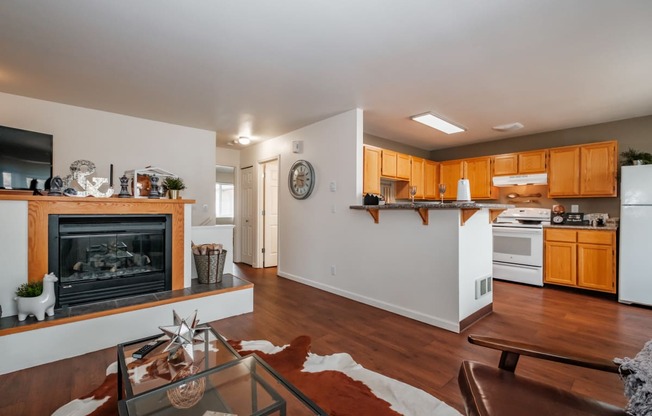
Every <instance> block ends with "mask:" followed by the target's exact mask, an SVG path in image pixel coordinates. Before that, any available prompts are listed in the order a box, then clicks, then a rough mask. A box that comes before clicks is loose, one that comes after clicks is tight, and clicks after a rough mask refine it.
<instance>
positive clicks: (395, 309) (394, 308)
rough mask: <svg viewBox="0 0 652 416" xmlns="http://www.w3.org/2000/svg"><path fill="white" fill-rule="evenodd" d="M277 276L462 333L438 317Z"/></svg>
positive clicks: (307, 282) (327, 287) (303, 280)
mask: <svg viewBox="0 0 652 416" xmlns="http://www.w3.org/2000/svg"><path fill="white" fill-rule="evenodd" d="M276 274H277V275H278V276H280V277H283V278H285V279H289V280H293V281H295V282H298V283H302V284H305V285H307V286H311V287H314V288H316V289H320V290H323V291H325V292H329V293H333V294H335V295H338V296H342V297H344V298H347V299H351V300H354V301H356V302H360V303H364V304H365V305H369V306H373V307H376V308H379V309H382V310H385V311H388V312H392V313H395V314H397V315H401V316H405V317H407V318H410V319H414V320H415V321H419V322H424V323H426V324H429V325H432V326H436V327H438V328H442V329H445V330H447V331H451V332H455V333H460V325H459V324H458V323H457V322H452V321H448V320H445V319H441V318H438V317H436V316H432V315H427V314H424V313H421V312H417V311H414V310H411V309H407V308H404V307H402V306H397V305H394V304H391V303H387V302H383V301H381V300H378V299H373V298H369V297H367V296H363V295H360V294H357V293H354V292H349V291H347V290H342V289H339V288H336V287H333V286H330V285H325V284H323V283H319V282H315V281H313V280H308V279H306V278H303V277H300V276H296V275H293V274H291V273H286V272H284V271H282V270H277V272H276Z"/></svg>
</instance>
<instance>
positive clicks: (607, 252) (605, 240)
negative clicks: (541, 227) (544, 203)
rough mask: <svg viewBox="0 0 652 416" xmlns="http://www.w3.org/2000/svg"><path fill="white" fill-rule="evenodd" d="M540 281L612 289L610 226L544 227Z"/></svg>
mask: <svg viewBox="0 0 652 416" xmlns="http://www.w3.org/2000/svg"><path fill="white" fill-rule="evenodd" d="M544 236H545V262H544V265H543V270H544V282H545V283H551V284H559V285H566V286H574V287H578V288H582V289H591V290H599V291H602V292H608V293H616V232H615V231H614V230H572V229H551V228H547V229H545V231H544Z"/></svg>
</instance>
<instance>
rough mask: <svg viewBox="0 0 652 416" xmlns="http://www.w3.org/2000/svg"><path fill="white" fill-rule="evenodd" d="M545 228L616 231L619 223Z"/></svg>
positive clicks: (547, 226)
mask: <svg viewBox="0 0 652 416" xmlns="http://www.w3.org/2000/svg"><path fill="white" fill-rule="evenodd" d="M543 228H565V229H569V230H595V231H615V230H617V229H618V226H617V225H613V224H607V225H603V226H600V227H597V226H596V227H593V226H591V225H563V224H562V225H553V224H550V225H544V226H543Z"/></svg>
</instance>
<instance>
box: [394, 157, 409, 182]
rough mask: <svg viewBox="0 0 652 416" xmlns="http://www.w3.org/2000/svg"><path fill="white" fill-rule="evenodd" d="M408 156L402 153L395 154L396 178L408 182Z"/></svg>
mask: <svg viewBox="0 0 652 416" xmlns="http://www.w3.org/2000/svg"><path fill="white" fill-rule="evenodd" d="M411 166H412V165H411V164H410V156H409V155H404V154H403V153H397V154H396V178H397V179H405V180H406V181H409V180H410V170H411Z"/></svg>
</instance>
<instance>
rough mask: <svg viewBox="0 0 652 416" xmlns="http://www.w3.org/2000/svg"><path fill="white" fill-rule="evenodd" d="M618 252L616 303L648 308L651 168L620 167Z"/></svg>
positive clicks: (651, 242) (650, 299) (651, 292)
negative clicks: (634, 304) (639, 305)
mask: <svg viewBox="0 0 652 416" xmlns="http://www.w3.org/2000/svg"><path fill="white" fill-rule="evenodd" d="M619 253H620V258H619V277H618V279H619V283H618V300H619V301H620V302H623V303H637V304H641V305H649V306H652V266H651V264H652V263H651V260H652V165H642V166H623V167H622V168H621V176H620V251H619Z"/></svg>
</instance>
